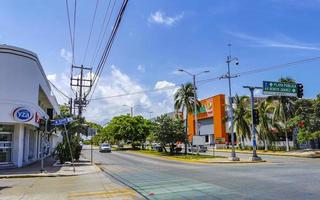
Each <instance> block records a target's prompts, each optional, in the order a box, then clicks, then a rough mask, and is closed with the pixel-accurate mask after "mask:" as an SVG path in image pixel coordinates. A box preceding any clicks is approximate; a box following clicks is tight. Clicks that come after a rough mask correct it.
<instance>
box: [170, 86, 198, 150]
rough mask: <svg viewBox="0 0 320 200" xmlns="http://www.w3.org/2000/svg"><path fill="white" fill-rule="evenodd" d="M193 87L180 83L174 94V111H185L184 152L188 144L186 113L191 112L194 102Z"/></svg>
mask: <svg viewBox="0 0 320 200" xmlns="http://www.w3.org/2000/svg"><path fill="white" fill-rule="evenodd" d="M194 101H195V100H194V87H193V84H192V83H186V84H182V85H181V87H180V88H179V89H178V90H177V91H176V93H175V94H174V108H175V110H176V111H181V112H182V113H183V114H184V113H185V112H186V129H185V136H186V137H185V141H184V147H185V148H184V153H185V154H187V144H188V125H187V123H188V113H189V112H193V110H194V109H193V104H194Z"/></svg>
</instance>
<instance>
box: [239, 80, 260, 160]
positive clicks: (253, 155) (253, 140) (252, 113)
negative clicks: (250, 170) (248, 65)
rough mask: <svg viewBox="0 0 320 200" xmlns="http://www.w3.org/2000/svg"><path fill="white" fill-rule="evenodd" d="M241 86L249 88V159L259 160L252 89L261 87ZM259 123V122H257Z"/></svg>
mask: <svg viewBox="0 0 320 200" xmlns="http://www.w3.org/2000/svg"><path fill="white" fill-rule="evenodd" d="M243 88H248V89H249V90H250V94H251V97H250V103H251V121H252V124H251V137H252V147H253V148H252V149H253V152H252V157H250V158H249V159H250V160H251V161H259V160H261V157H259V156H258V155H257V141H256V128H255V125H256V124H255V119H254V90H255V89H262V87H252V86H243ZM257 123H259V122H257Z"/></svg>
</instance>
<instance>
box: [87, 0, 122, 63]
mask: <svg viewBox="0 0 320 200" xmlns="http://www.w3.org/2000/svg"><path fill="white" fill-rule="evenodd" d="M110 4H111V0H110V1H109V3H108V6H107V9H106V13H105V15H104V18H103V22H102V26H101V30H100V32H99V36H98V40H97V44H96V47H95V48H94V49H95V50H96V51H95V54H94V56H93V57H92V60H91V63H90V66H93V64H94V63H95V61H96V58H97V56H98V54H99V51H100V49H101V45H102V41H103V40H104V37H105V34H106V32H107V30H108V25H109V22H110V19H111V16H112V13H113V10H114V7H115V4H116V0H114V1H113V6H112V8H111V11H110V14H109V15H108V13H109V12H108V11H109V8H110ZM108 16H109V17H108ZM107 17H108V20H107ZM106 20H107V25H106ZM101 36H102V38H101Z"/></svg>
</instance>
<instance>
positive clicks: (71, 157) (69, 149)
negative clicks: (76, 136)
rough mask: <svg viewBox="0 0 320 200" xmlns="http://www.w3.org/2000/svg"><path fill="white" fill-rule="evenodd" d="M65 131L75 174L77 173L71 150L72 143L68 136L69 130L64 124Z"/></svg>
mask: <svg viewBox="0 0 320 200" xmlns="http://www.w3.org/2000/svg"><path fill="white" fill-rule="evenodd" d="M63 126H64V131H65V134H66V137H67V142H68V146H69V150H70V156H71V163H72V166H73V173H75V172H76V169H75V168H74V163H73V155H72V150H71V146H70V141H69V136H68V132H67V128H66V125H65V124H64V125H63Z"/></svg>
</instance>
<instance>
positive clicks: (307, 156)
mask: <svg viewBox="0 0 320 200" xmlns="http://www.w3.org/2000/svg"><path fill="white" fill-rule="evenodd" d="M210 151H212V150H210ZM215 152H220V153H230V151H219V150H215ZM236 153H242V154H252V152H241V151H236ZM257 154H259V155H266V156H285V157H298V158H320V154H316V155H297V154H296V155H294V154H292V155H290V154H289V155H288V154H277V153H274V154H273V153H263V152H257Z"/></svg>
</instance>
